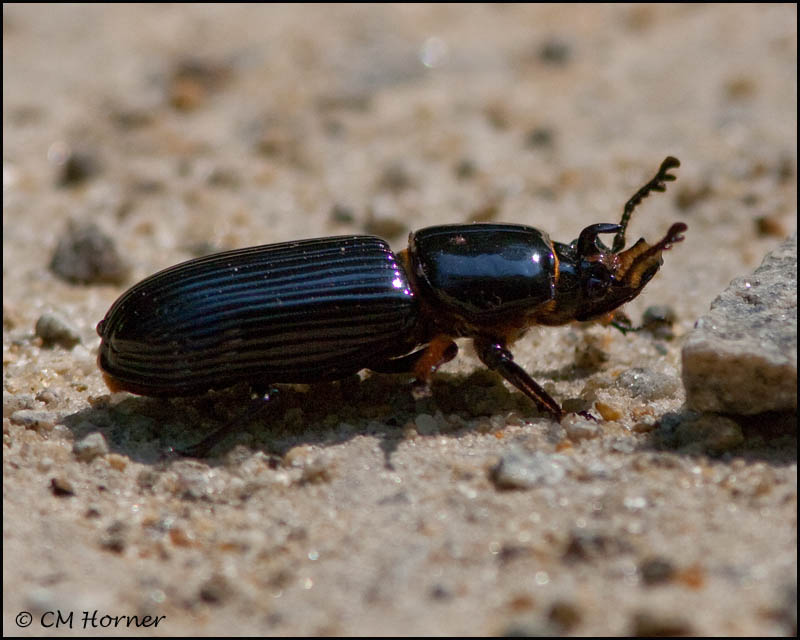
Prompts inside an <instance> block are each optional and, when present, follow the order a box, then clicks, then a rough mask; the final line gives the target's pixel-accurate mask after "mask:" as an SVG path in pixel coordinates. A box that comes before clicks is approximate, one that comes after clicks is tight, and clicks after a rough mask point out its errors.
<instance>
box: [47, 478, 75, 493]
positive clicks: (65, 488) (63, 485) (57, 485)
mask: <svg viewBox="0 0 800 640" xmlns="http://www.w3.org/2000/svg"><path fill="white" fill-rule="evenodd" d="M50 488H51V489H52V491H53V495H54V496H59V497H65V496H74V495H75V488H74V487H73V485H72V482H70V481H69V480H67V478H65V477H64V476H56V477H55V478H50Z"/></svg>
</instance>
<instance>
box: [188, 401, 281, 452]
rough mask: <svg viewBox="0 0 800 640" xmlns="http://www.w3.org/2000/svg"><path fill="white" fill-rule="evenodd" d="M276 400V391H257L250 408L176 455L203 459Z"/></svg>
mask: <svg viewBox="0 0 800 640" xmlns="http://www.w3.org/2000/svg"><path fill="white" fill-rule="evenodd" d="M277 400H278V390H277V389H276V388H271V389H270V390H269V391H259V392H258V397H256V398H253V400H251V401H250V406H249V407H248V408H247V409H245V410H244V412H243V413H241V414H239V415H238V416H236V417H235V418H234V419H233V420H231V421H230V422H228V423H227V424H224V425H222V426H221V427H220V428H218V429H216V430H214V431H212V432H211V433H210V434H209V435H207V436H206V437H205V438H203V439H202V440H201V441H200V442H196V443H195V444H192V445H189V446H188V447H183V448H181V449H176V451H177V453H179V454H181V455H183V456H187V457H189V458H203V457H205V456H206V455H208V452H209V451H211V449H212V448H213V447H214V446H216V445H217V444H219V443H220V442H222V440H223V439H224V438H226V437H227V436H229V435H230V434H231V433H233V432H234V431H238V430H239V429H240V428H241V427H242V425H244V424H246V423H247V422H249V421H250V420H252V419H253V418H254V417H255V416H256V415H258V414H259V413H260V412H261V411H262V410H264V409H265V408H266V407H268V406H271V405H274V404H275V403H276V402H277Z"/></svg>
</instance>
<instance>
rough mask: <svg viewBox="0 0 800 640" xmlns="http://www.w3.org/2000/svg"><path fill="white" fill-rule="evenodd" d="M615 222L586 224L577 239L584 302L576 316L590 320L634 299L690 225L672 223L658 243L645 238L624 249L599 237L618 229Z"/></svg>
mask: <svg viewBox="0 0 800 640" xmlns="http://www.w3.org/2000/svg"><path fill="white" fill-rule="evenodd" d="M621 228H622V227H621V226H620V225H615V224H594V225H591V226H589V227H586V228H585V229H584V230H583V231H582V232H581V235H580V237H579V238H578V241H577V243H576V249H577V258H578V261H577V267H578V269H577V275H578V282H579V286H580V288H581V294H580V297H581V304H580V306H579V307H578V312H577V313H576V315H575V319H576V320H590V319H592V318H596V317H598V316H602V315H605V314H607V313H610V312H611V311H613V310H614V309H616V308H618V307H620V306H621V305H623V304H625V303H626V302H628V301H630V300H633V298H635V297H636V296H637V295H639V292H640V291H641V290H642V289H643V288H644V286H645V285H646V284H647V283H648V282H649V281H650V279H651V278H652V277H653V276H654V275H655V274H656V272H657V271H658V269H659V267H661V265H662V263H663V260H662V258H661V253H662V252H663V251H666V250H667V249H669V248H670V246H671V245H673V244H674V243H676V242H680V241H681V240H683V236H682V235H681V234H682V233H683V232H684V231H686V229H687V227H686V225H685V224H684V223H682V222H676V223H675V224H673V225H672V226H671V227H670V228H669V231H667V234H666V235H665V236H664V237H663V238H662V239H661V240H660V241H658V242H657V243H655V244H653V245H649V244H648V243H647V242H646V241H645V240H644V238H640V239H639V241H638V242H636V244H634V245H633V246H631V247H630V248H629V249H627V250H625V251H621V250H620V251H616V252H615V251H613V250H611V249H608V248H607V247H606V246H605V245H604V244H603V243H602V242H601V241H600V240H599V239H598V237H597V236H598V234H600V233H619V231H620V229H621Z"/></svg>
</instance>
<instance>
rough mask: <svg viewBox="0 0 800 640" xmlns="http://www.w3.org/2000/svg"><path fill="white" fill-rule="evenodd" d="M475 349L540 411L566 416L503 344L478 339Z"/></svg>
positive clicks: (554, 415) (482, 358)
mask: <svg viewBox="0 0 800 640" xmlns="http://www.w3.org/2000/svg"><path fill="white" fill-rule="evenodd" d="M474 344H475V350H476V351H477V352H478V357H479V358H480V359H481V362H483V364H485V365H486V366H487V367H489V368H490V369H492V370H493V371H497V372H498V373H499V374H500V375H501V376H503V377H504V378H505V379H506V380H508V381H509V382H510V383H511V384H513V385H514V386H515V387H516V388H517V389H519V390H520V391H522V393H524V394H525V395H526V396H528V397H529V398H530V399H531V400H533V401H534V402H535V403H536V406H537V407H538V408H539V410H540V411H546V412H547V413H549V414H550V415H552V416H553V417H554V418H555V419H556V420H559V421H560V420H561V418H562V417H564V411H563V409H561V406H560V405H559V404H558V402H556V401H555V400H553V398H551V397H550V394H549V393H547V391H545V390H544V389H542V387H540V386H539V385H538V384H537V382H536V381H535V380H534V379H533V378H531V377H530V376H529V375H528V374H527V373H526V372H525V370H524V369H523V368H522V367H520V366H519V365H518V364H517V363H516V362H514V356H513V355H512V353H511V352H510V351H509V350H508V349H506V348H505V347H504V346H503V345H502V344H500V343H499V342H497V341H495V340H484V339H477V340H475V341H474Z"/></svg>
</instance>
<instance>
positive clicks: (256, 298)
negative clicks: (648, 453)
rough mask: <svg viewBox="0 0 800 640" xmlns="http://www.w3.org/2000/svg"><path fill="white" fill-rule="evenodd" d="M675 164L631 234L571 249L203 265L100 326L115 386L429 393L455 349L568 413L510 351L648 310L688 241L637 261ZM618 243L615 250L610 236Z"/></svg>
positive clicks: (383, 253) (184, 269) (171, 391)
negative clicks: (554, 330)
mask: <svg viewBox="0 0 800 640" xmlns="http://www.w3.org/2000/svg"><path fill="white" fill-rule="evenodd" d="M679 165H680V163H679V162H678V160H677V159H675V158H672V157H668V158H666V159H665V160H664V162H663V163H662V164H661V167H660V168H659V170H658V173H657V174H656V175H655V177H654V178H653V179H652V180H650V181H649V182H648V183H647V184H646V185H644V186H643V187H642V188H641V189H639V191H637V192H636V194H634V196H633V197H632V198H631V199H630V200H629V201H628V202H627V204H626V205H625V209H624V212H623V215H622V219H621V220H620V223H619V224H593V225H590V226H588V227H586V228H585V229H584V230H583V231H582V232H581V234H580V236H579V237H578V239H577V240H575V241H574V242H572V243H571V244H561V243H558V242H553V241H552V240H550V238H549V237H548V235H547V234H546V233H545V232H543V231H539V230H538V229H534V228H532V227H527V226H523V225H515V224H471V225H463V224H461V225H458V224H457V225H443V226H436V227H428V228H426V229H422V230H420V231H417V232H415V233H412V234H411V235H410V238H409V246H408V248H407V249H405V250H403V251H400V252H399V253H397V254H395V253H393V252H392V251H391V249H390V248H389V245H388V244H387V243H386V242H385V241H384V240H381V239H380V238H376V237H374V236H339V237H332V238H319V239H313V240H301V241H299V242H286V243H281V244H272V245H266V246H260V247H251V248H247V249H238V250H235V251H226V252H223V253H218V254H215V255H210V256H206V257H203V258H197V259H195V260H189V261H188V262H184V263H182V264H179V265H176V266H174V267H170V268H168V269H165V270H164V271H161V272H159V273H157V274H155V275H153V276H151V277H149V278H147V279H145V280H143V281H142V282H140V283H138V284H137V285H135V286H133V287H132V288H131V289H129V290H128V291H127V292H126V293H125V294H123V295H122V296H121V297H120V298H119V299H118V300H117V301H116V302H115V303H114V304H113V305H112V307H111V309H110V310H109V311H108V313H107V314H106V317H105V318H104V319H103V320H102V321H101V322H100V323H99V324H98V325H97V332H98V334H99V335H100V337H101V338H102V341H101V344H100V352H99V356H98V364H99V366H100V369H101V370H102V371H103V373H104V377H105V379H106V382H107V384H108V386H109V388H110V389H112V390H114V391H117V390H125V391H131V392H133V393H137V394H141V395H147V396H187V395H195V394H200V393H203V392H205V391H207V390H209V389H223V388H225V387H229V386H232V385H234V384H236V383H239V382H248V383H250V384H252V385H253V386H254V387H255V388H260V389H265V388H266V387H265V385H266V384H267V383H302V382H317V381H323V380H335V379H340V378H344V377H346V376H349V375H351V374H353V373H356V372H358V371H360V370H361V369H370V370H372V371H378V372H386V373H390V372H391V373H398V372H413V373H414V374H415V376H416V378H417V381H418V382H419V383H421V384H427V382H428V381H429V380H430V378H431V376H432V375H433V373H434V372H435V371H436V370H437V369H438V368H439V367H440V366H441V365H442V364H444V363H445V362H448V361H449V360H452V359H453V358H454V357H455V355H456V353H457V351H458V348H457V347H456V344H455V342H454V341H453V339H454V338H460V337H468V338H472V339H473V343H474V346H475V350H476V351H477V353H478V356H479V357H480V359H481V361H482V362H483V363H484V364H485V365H486V366H487V367H489V368H490V369H494V370H496V371H498V372H499V373H500V374H501V375H502V376H503V377H504V378H505V379H506V380H508V381H509V382H510V383H511V384H513V385H514V386H515V387H517V388H518V389H519V390H520V391H522V392H523V393H524V394H525V395H527V396H528V397H529V398H530V399H531V400H533V401H534V402H535V403H536V405H537V406H538V407H539V409H540V410H542V411H546V412H548V413H550V414H551V415H552V416H553V417H554V418H556V419H558V420H560V419H561V418H562V416H563V411H562V409H561V407H560V405H559V404H558V403H557V402H556V401H555V400H554V399H553V398H551V397H550V395H549V394H548V393H547V392H546V391H545V390H544V389H542V388H541V387H540V386H539V385H538V384H537V383H536V382H535V381H534V380H533V379H532V378H531V377H530V376H529V375H528V374H527V373H526V372H525V371H524V370H523V369H522V368H521V367H520V366H519V365H518V364H516V363H515V362H514V357H513V355H512V354H511V352H510V351H509V350H508V347H509V346H510V345H511V344H512V343H513V342H514V341H515V340H517V339H518V338H519V337H520V336H522V335H523V334H524V333H525V331H526V330H527V329H528V328H529V327H530V326H532V325H537V324H538V325H561V324H566V323H568V322H571V321H573V320H590V319H601V318H609V319H610V316H611V314H612V312H613V311H614V310H615V309H617V308H618V307H619V306H620V305H622V304H624V303H626V302H628V301H629V300H632V299H633V298H635V297H636V296H637V295H638V294H639V292H640V291H641V290H642V288H643V287H644V286H645V285H646V284H647V282H648V281H649V280H650V279H651V278H652V277H653V276H654V275H655V274H656V272H657V271H658V269H659V267H660V266H661V264H662V258H661V252H662V251H664V250H666V249H668V248H669V246H670V245H671V244H673V243H675V242H679V241H681V240H682V239H683V236H682V235H681V234H682V233H683V232H684V231H686V228H687V227H686V225H685V224H683V223H680V222H678V223H675V224H673V225H672V226H671V227H670V229H669V231H668V232H667V234H666V235H665V236H664V237H663V238H662V239H661V240H660V241H658V242H657V243H655V244H653V245H649V244H647V243H646V242H645V240H644V239H640V240H639V241H638V242H636V244H634V245H633V246H631V247H630V248H629V249H627V250H625V251H623V248H624V245H625V230H626V227H627V225H628V221H629V219H630V216H631V213H632V212H633V210H634V209H635V208H636V206H637V205H638V204H639V203H640V202H641V200H642V198H644V197H646V196H647V195H648V194H649V193H650V192H651V191H664V190H665V187H666V184H665V183H666V182H668V181H671V180H674V179H675V176H673V175H671V174H670V173H669V170H670V169H672V168H675V167H678V166H679ZM611 233H614V234H616V235H615V237H614V241H613V243H612V246H611V248H609V247H607V246H605V245H604V244H603V242H602V241H601V240H600V239H599V237H598V236H599V234H611Z"/></svg>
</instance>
